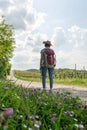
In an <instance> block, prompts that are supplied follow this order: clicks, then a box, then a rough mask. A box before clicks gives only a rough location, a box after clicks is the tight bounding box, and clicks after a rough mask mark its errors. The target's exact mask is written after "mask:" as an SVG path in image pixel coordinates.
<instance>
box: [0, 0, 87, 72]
mask: <svg viewBox="0 0 87 130" xmlns="http://www.w3.org/2000/svg"><path fill="white" fill-rule="evenodd" d="M86 12H87V0H25V1H24V0H0V15H4V16H5V20H6V22H7V23H9V24H12V25H13V26H14V28H15V41H16V49H15V51H14V56H13V58H12V59H11V64H12V69H25V70H26V69H30V68H37V69H39V60H40V50H41V49H42V48H43V47H44V46H43V44H42V42H43V40H51V41H52V44H53V46H52V48H53V49H54V50H55V52H56V58H57V66H56V68H74V67H75V64H77V69H83V68H84V66H85V69H87V13H86Z"/></svg>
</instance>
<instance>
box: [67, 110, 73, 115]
mask: <svg viewBox="0 0 87 130" xmlns="http://www.w3.org/2000/svg"><path fill="white" fill-rule="evenodd" d="M65 114H66V116H72V114H73V113H72V112H70V111H67V112H65Z"/></svg>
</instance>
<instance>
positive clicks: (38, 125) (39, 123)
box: [34, 120, 41, 128]
mask: <svg viewBox="0 0 87 130" xmlns="http://www.w3.org/2000/svg"><path fill="white" fill-rule="evenodd" d="M34 126H35V127H36V128H39V127H40V126H41V121H38V120H36V121H35V124H34Z"/></svg>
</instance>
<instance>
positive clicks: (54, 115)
mask: <svg viewBox="0 0 87 130" xmlns="http://www.w3.org/2000/svg"><path fill="white" fill-rule="evenodd" d="M56 119H57V114H56V113H54V114H53V116H52V118H51V121H52V122H55V121H56Z"/></svg>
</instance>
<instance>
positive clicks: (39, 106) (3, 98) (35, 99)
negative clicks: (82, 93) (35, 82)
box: [0, 81, 87, 130]
mask: <svg viewBox="0 0 87 130" xmlns="http://www.w3.org/2000/svg"><path fill="white" fill-rule="evenodd" d="M9 108H10V109H9ZM82 128H83V130H87V103H86V102H82V101H81V100H80V99H79V97H75V98H73V97H72V96H71V95H70V94H69V93H60V92H57V93H55V94H52V93H49V92H42V91H41V90H40V89H28V88H23V87H21V86H15V84H12V83H11V82H7V81H3V82H2V81H0V130H4V129H5V130H82Z"/></svg>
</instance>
